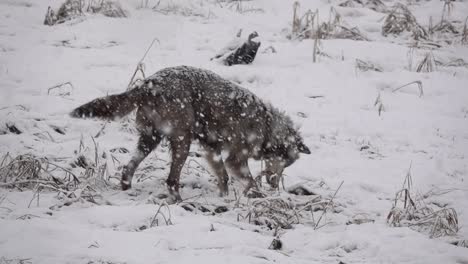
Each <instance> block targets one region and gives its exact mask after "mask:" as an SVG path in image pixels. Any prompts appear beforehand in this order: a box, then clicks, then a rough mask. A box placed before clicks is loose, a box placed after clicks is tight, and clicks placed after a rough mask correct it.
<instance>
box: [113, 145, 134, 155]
mask: <svg viewBox="0 0 468 264" xmlns="http://www.w3.org/2000/svg"><path fill="white" fill-rule="evenodd" d="M109 151H110V152H111V153H116V152H117V153H120V154H125V153H129V152H130V151H129V150H128V149H126V148H124V147H120V148H113V149H111V150H109Z"/></svg>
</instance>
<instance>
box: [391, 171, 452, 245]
mask: <svg viewBox="0 0 468 264" xmlns="http://www.w3.org/2000/svg"><path fill="white" fill-rule="evenodd" d="M429 196H430V195H429V194H426V195H424V196H418V197H416V196H415V195H414V194H413V180H412V176H411V166H410V168H409V169H408V172H407V174H406V177H405V180H404V181H403V186H402V188H401V189H400V190H399V191H398V192H397V193H396V194H395V199H394V201H393V205H392V208H391V209H390V212H389V213H388V215H387V223H388V224H389V225H390V226H397V227H400V226H407V227H410V228H412V229H414V230H416V231H418V232H424V233H428V234H429V236H430V237H431V238H435V237H441V236H451V235H455V234H456V233H457V232H458V230H459V226H458V216H457V212H456V211H455V209H454V208H440V207H438V206H435V205H434V203H432V204H429V205H428V204H426V202H425V201H424V199H426V198H428V197H429Z"/></svg>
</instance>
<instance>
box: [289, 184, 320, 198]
mask: <svg viewBox="0 0 468 264" xmlns="http://www.w3.org/2000/svg"><path fill="white" fill-rule="evenodd" d="M288 193H291V194H295V195H306V196H308V195H317V194H316V193H314V192H312V191H310V190H308V189H307V188H306V187H304V186H302V185H299V186H296V187H293V188H290V189H289V190H288Z"/></svg>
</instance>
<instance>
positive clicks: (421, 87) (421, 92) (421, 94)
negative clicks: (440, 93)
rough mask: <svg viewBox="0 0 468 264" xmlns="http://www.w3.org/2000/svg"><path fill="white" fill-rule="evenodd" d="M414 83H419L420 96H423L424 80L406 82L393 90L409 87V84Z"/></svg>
mask: <svg viewBox="0 0 468 264" xmlns="http://www.w3.org/2000/svg"><path fill="white" fill-rule="evenodd" d="M412 84H417V85H418V89H419V97H422V96H423V95H424V90H423V85H422V82H421V81H414V82H410V83H407V84H404V85H402V86H399V87H397V88H395V89H393V90H392V92H393V93H394V92H397V91H399V90H400V89H402V88H404V87H407V86H409V85H412Z"/></svg>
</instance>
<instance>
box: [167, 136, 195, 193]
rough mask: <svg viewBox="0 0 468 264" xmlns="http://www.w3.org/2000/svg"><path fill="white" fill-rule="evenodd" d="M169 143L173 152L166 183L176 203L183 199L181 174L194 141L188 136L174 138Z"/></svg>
mask: <svg viewBox="0 0 468 264" xmlns="http://www.w3.org/2000/svg"><path fill="white" fill-rule="evenodd" d="M169 142H170V144H171V150H172V163H171V171H170V172H169V177H168V178H167V181H166V183H167V187H168V189H169V194H171V195H172V196H173V197H174V198H175V199H176V201H181V200H182V198H181V197H180V194H179V181H180V172H181V171H182V167H183V166H184V163H185V160H186V159H187V156H188V154H189V150H190V144H191V143H192V139H191V136H190V134H187V135H185V136H180V137H173V138H171V139H169Z"/></svg>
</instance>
